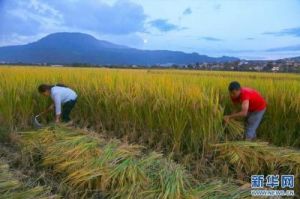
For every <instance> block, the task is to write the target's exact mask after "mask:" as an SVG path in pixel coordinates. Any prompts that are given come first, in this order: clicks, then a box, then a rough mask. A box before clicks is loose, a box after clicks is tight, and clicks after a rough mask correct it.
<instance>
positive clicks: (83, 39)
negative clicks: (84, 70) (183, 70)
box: [0, 32, 239, 65]
mask: <svg viewBox="0 0 300 199" xmlns="http://www.w3.org/2000/svg"><path fill="white" fill-rule="evenodd" d="M237 60H239V59H238V58H235V57H227V56H223V57H219V58H214V57H209V56H207V55H200V54H198V53H185V52H181V51H170V50H140V49H136V48H131V47H128V46H123V45H118V44H114V43H111V42H108V41H105V40H99V39H96V38H95V37H93V36H91V35H89V34H85V33H69V32H60V33H53V34H49V35H47V36H45V37H43V38H41V39H39V40H37V41H35V42H32V43H28V44H25V45H15V46H5V47H0V62H8V63H18V62H21V63H32V64H34V63H36V64H37V63H49V64H73V63H85V64H97V65H101V64H103V65H104V64H110V65H128V64H136V65H155V64H170V63H171V64H190V63H196V62H199V63H203V62H228V61H237Z"/></svg>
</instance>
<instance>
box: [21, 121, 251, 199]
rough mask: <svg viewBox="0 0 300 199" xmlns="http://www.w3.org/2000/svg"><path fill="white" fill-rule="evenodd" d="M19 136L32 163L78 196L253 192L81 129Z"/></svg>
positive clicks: (179, 197) (178, 197) (180, 198)
mask: <svg viewBox="0 0 300 199" xmlns="http://www.w3.org/2000/svg"><path fill="white" fill-rule="evenodd" d="M21 140H22V141H21V142H22V147H23V154H24V155H26V156H27V157H28V156H29V157H30V159H29V160H30V161H32V164H38V162H40V164H42V165H43V166H44V168H45V169H47V168H49V169H51V170H52V171H53V172H54V173H55V174H56V175H59V176H60V177H62V179H63V182H62V183H64V184H67V185H68V186H70V187H71V188H72V194H73V197H75V198H79V197H82V198H91V197H94V196H95V195H99V194H101V195H102V196H103V197H107V198H137V199H138V198H149V199H150V198H155V199H156V198H162V199H185V198H247V197H249V193H250V192H249V190H246V189H240V188H239V187H238V186H237V185H235V184H233V183H230V182H226V183H224V182H222V181H220V180H216V179H214V180H210V181H208V182H207V183H199V182H198V181H197V180H195V179H194V178H193V177H192V176H191V175H190V174H189V173H188V172H187V171H186V170H185V168H183V167H182V166H181V165H179V164H177V163H175V162H174V161H172V160H170V159H167V158H163V157H162V155H161V154H158V153H155V152H152V153H144V152H143V147H141V146H138V145H129V144H124V143H121V142H120V141H118V140H115V139H113V140H107V139H104V138H100V137H99V136H96V135H92V134H91V133H87V132H83V131H79V130H74V129H66V128H63V127H50V128H46V129H42V130H39V131H33V132H26V133H22V139H21ZM38 159H40V161H37V160H38ZM74 193H75V194H76V195H75V196H74ZM66 197H67V196H66Z"/></svg>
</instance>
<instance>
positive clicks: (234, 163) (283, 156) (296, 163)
mask: <svg viewBox="0 0 300 199" xmlns="http://www.w3.org/2000/svg"><path fill="white" fill-rule="evenodd" d="M213 146H214V147H215V149H216V150H217V159H219V160H220V162H221V164H224V162H226V163H228V164H229V165H230V167H231V168H234V170H235V172H236V173H244V174H245V176H248V177H249V176H251V175H255V174H265V175H269V174H279V175H286V174H290V175H294V176H295V183H296V184H295V191H296V192H297V193H298V194H299V193H300V189H299V188H300V181H299V179H300V150H297V149H292V148H287V147H276V146H272V145H269V144H268V143H267V142H246V141H233V142H226V143H222V144H214V145H213Z"/></svg>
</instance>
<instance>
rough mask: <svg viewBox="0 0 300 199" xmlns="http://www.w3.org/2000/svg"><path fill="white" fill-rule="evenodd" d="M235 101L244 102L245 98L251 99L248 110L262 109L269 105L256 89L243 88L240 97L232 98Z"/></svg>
mask: <svg viewBox="0 0 300 199" xmlns="http://www.w3.org/2000/svg"><path fill="white" fill-rule="evenodd" d="M231 100H232V101H233V103H242V102H243V101H245V100H249V109H248V112H255V111H262V110H264V109H265V108H266V107H267V103H266V101H265V100H264V98H263V97H262V96H261V95H260V94H259V92H257V91H256V90H254V89H251V88H241V94H240V96H239V97H238V98H235V99H233V98H231Z"/></svg>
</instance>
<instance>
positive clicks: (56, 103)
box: [53, 94, 61, 123]
mask: <svg viewBox="0 0 300 199" xmlns="http://www.w3.org/2000/svg"><path fill="white" fill-rule="evenodd" d="M53 101H54V106H55V122H56V123H58V122H60V114H61V99H60V95H58V94H57V95H54V96H53Z"/></svg>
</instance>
